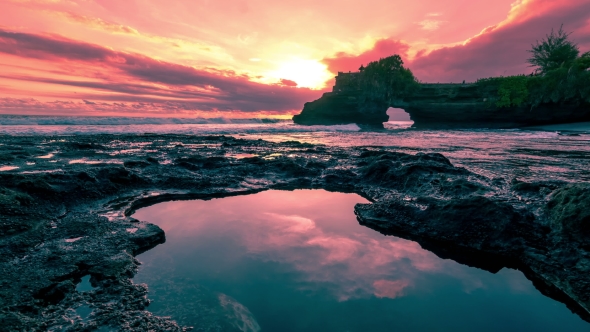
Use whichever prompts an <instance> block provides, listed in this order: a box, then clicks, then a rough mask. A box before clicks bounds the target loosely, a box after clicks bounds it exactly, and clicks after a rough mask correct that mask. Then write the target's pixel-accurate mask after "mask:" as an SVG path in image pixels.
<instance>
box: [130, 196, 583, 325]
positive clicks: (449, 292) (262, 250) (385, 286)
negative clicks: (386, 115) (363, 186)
mask: <svg viewBox="0 0 590 332" xmlns="http://www.w3.org/2000/svg"><path fill="white" fill-rule="evenodd" d="M356 203H367V201H366V200H365V199H363V198H362V197H360V196H358V195H354V194H342V193H331V192H327V191H323V190H296V191H290V192H289V191H266V192H262V193H258V194H254V195H248V196H237V197H229V198H223V199H214V200H210V201H198V200H197V201H177V202H167V203H161V204H157V205H154V206H151V207H148V208H144V209H141V210H139V211H138V212H137V213H136V214H135V215H134V217H135V218H138V219H140V220H145V221H149V222H152V223H155V224H157V225H159V226H160V227H161V228H162V229H164V231H165V232H166V243H165V244H162V245H159V246H157V247H156V248H154V249H152V250H150V251H148V252H146V253H144V254H141V255H140V256H139V257H138V259H139V260H140V261H141V262H142V263H143V265H142V266H141V268H140V271H139V273H138V274H137V276H136V278H135V282H137V283H147V285H148V286H149V289H150V292H149V298H150V299H151V300H152V303H151V305H150V307H149V310H150V311H152V312H154V313H155V314H158V315H164V316H171V317H172V318H173V319H176V320H177V321H178V322H179V323H180V324H183V325H192V326H196V327H197V326H203V325H205V326H222V327H223V326H224V325H223V324H229V325H227V326H233V327H239V329H240V330H242V331H258V330H262V331H395V330H398V331H588V329H589V328H590V325H589V324H588V323H586V322H584V321H582V320H581V319H580V318H579V317H578V316H576V315H574V314H572V313H571V312H570V311H569V310H568V309H567V308H566V307H565V305H563V304H561V303H558V302H555V301H553V300H551V299H549V298H547V297H544V296H543V295H541V294H540V293H539V292H538V291H537V290H536V289H535V288H534V287H533V286H532V284H531V282H530V281H528V280H527V279H526V278H525V277H524V276H523V275H522V274H521V273H520V272H518V271H514V270H506V269H504V270H502V271H500V272H499V273H498V274H495V275H494V274H491V273H489V272H486V271H482V270H479V269H475V268H470V267H466V266H463V265H460V264H458V263H456V262H454V261H452V260H444V259H440V258H438V257H437V256H436V255H434V254H432V253H430V252H428V251H426V250H423V249H422V248H421V247H420V246H419V245H418V244H417V243H415V242H412V241H407V240H403V239H400V238H396V237H391V236H388V237H386V236H383V235H381V234H379V233H378V232H375V231H373V230H371V229H369V228H366V227H363V226H360V225H359V224H358V222H357V221H356V218H355V216H354V214H353V207H354V205H355V204H356ZM220 321H221V322H222V323H220ZM227 326H226V327H227Z"/></svg>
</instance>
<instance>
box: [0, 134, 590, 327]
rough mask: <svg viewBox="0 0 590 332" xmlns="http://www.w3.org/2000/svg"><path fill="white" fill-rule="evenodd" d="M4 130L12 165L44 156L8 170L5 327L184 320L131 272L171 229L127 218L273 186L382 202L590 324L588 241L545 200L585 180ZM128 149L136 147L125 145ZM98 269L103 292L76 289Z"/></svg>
mask: <svg viewBox="0 0 590 332" xmlns="http://www.w3.org/2000/svg"><path fill="white" fill-rule="evenodd" d="M0 141H1V144H2V145H0V149H1V150H2V153H3V154H5V155H11V156H14V158H15V159H14V160H13V162H12V163H13V164H14V165H15V166H16V167H18V166H19V165H20V164H21V163H22V164H24V163H25V162H26V161H27V160H28V159H29V158H37V159H35V160H37V164H35V165H32V166H31V167H32V168H31V169H29V171H28V173H27V174H22V173H21V171H20V170H19V169H13V170H7V171H3V172H0V190H1V191H2V196H1V197H2V201H1V202H0V203H2V204H3V206H4V208H3V209H2V210H1V211H2V214H0V221H1V223H2V230H3V232H2V236H1V237H0V250H1V254H2V255H1V256H0V257H2V260H1V261H0V269H1V270H2V272H3V273H2V276H1V277H0V284H1V285H2V287H1V288H2V290H1V293H0V300H1V301H2V303H1V305H0V308H2V309H1V311H0V315H1V316H2V317H1V320H2V321H3V322H4V323H5V325H4V326H9V327H10V328H9V329H11V328H12V329H16V330H19V329H25V330H29V329H47V328H49V327H58V326H60V327H61V328H63V329H64V330H78V329H82V328H89V327H100V326H107V325H109V324H110V326H113V327H117V328H137V329H146V330H148V329H169V330H177V331H180V330H185V329H186V328H185V327H180V326H178V325H177V324H176V323H175V322H174V321H173V320H172V319H171V318H166V317H155V316H153V315H151V314H150V313H149V312H147V311H146V310H145V308H146V306H147V305H148V304H149V301H148V299H147V294H148V286H146V285H135V284H133V283H132V282H131V278H132V277H133V275H134V274H135V273H136V271H137V266H138V264H139V262H138V261H137V260H136V259H135V258H134V256H135V255H137V254H139V253H141V252H144V251H146V250H149V249H150V248H152V247H154V246H156V245H157V244H159V243H162V242H163V241H165V234H164V233H163V232H162V230H161V229H159V228H158V227H157V226H155V225H151V224H149V223H145V222H141V221H137V220H135V219H133V218H131V217H130V216H131V215H132V214H133V212H134V211H135V210H136V209H138V208H140V207H143V206H149V205H152V204H156V203H158V202H164V201H170V200H181V199H211V198H216V197H227V196H233V195H246V194H251V193H255V192H259V191H263V190H268V189H280V190H293V189H325V190H329V191H338V192H351V193H357V194H360V195H361V196H363V197H365V198H367V199H368V200H369V201H371V202H373V203H372V204H367V205H357V207H356V208H355V213H356V215H357V216H358V219H359V221H360V222H361V224H364V225H367V226H368V227H371V228H373V229H376V230H379V231H381V232H383V233H386V234H391V235H395V236H399V237H402V238H406V239H411V240H414V241H417V242H418V243H420V245H421V246H422V247H424V248H426V249H428V250H430V251H432V252H434V253H435V254H437V255H438V256H440V257H442V258H452V259H454V260H456V261H458V262H460V263H463V264H467V265H470V266H475V267H479V268H482V269H486V270H488V271H492V272H493V271H497V270H499V269H500V268H502V267H509V268H515V269H519V270H521V271H523V272H524V273H525V275H526V276H527V278H529V279H531V280H532V281H533V282H534V284H535V286H536V287H537V288H538V289H539V290H540V291H541V292H542V293H543V294H545V295H547V296H549V297H551V298H553V299H555V300H557V301H560V302H563V303H565V304H566V305H567V306H568V307H569V308H570V309H571V310H572V311H574V312H575V313H577V314H578V315H579V316H580V317H582V318H583V319H585V320H586V321H589V322H590V297H589V295H590V292H589V290H588V283H587V282H586V276H587V274H588V272H590V271H589V270H590V264H587V262H589V261H590V259H589V252H588V248H590V246H589V245H588V243H587V242H586V241H587V240H586V239H584V238H579V237H578V236H577V235H576V233H575V232H572V230H571V229H570V228H568V227H569V226H567V225H565V224H563V222H562V220H561V219H559V218H560V216H559V215H557V216H556V215H555V214H554V213H553V212H552V211H554V210H551V208H549V207H548V206H547V204H548V203H547V202H548V201H549V202H555V204H557V205H556V206H561V205H559V204H563V202H557V201H556V197H561V196H559V195H566V196H568V195H569V196H571V197H574V198H575V197H577V196H576V195H578V193H579V192H580V190H581V191H582V192H584V190H587V189H584V188H590V185H589V184H588V183H582V184H576V185H572V184H568V183H566V182H559V181H538V182H535V183H528V182H520V181H514V180H513V179H509V178H486V177H484V176H481V175H478V174H475V173H472V172H470V171H468V170H466V169H464V168H461V167H456V166H454V165H452V164H451V162H450V161H449V160H448V159H447V158H445V157H444V156H443V155H440V154H438V153H416V154H406V153H400V152H392V151H389V150H388V149H386V148H376V147H350V148H341V147H330V146H325V145H313V144H308V143H299V142H295V141H288V142H284V143H271V142H266V141H262V140H243V139H236V138H232V137H224V136H201V137H198V136H189V135H154V134H151V135H150V134H146V135H91V136H83V135H79V136H56V137H44V136H28V137H13V136H1V137H0ZM125 149H137V152H136V153H134V154H133V155H132V156H123V155H121V154H120V153H117V152H118V151H121V150H125ZM52 151H53V152H54V154H55V155H56V156H57V157H59V158H65V159H66V160H69V161H70V162H68V163H66V164H65V165H64V166H63V168H62V169H60V170H56V171H52V172H47V171H45V170H44V169H43V167H44V165H46V163H49V162H51V160H48V159H43V157H46V156H47V153H48V152H52ZM244 154H255V155H256V156H253V157H252V156H251V157H247V158H241V157H240V156H241V155H244ZM98 156H99V157H98ZM97 158H98V159H97ZM569 196H568V197H569ZM481 211H489V213H481ZM473 216H476V217H473ZM466 218H467V219H466ZM472 218H476V219H477V222H473V220H472ZM131 230H132V231H131ZM565 252H567V255H564V254H563V253H565ZM88 275H90V276H91V278H90V282H91V284H92V286H93V287H94V289H93V290H91V291H88V292H78V291H76V285H77V284H78V283H79V282H80V280H81V278H82V277H84V276H88ZM81 306H86V307H88V308H90V309H91V310H92V314H91V315H90V316H89V317H86V318H85V319H82V318H81V317H79V315H77V314H76V312H75V311H72V308H79V307H81ZM41 317H42V318H41ZM64 317H65V318H64ZM66 318H67V319H66Z"/></svg>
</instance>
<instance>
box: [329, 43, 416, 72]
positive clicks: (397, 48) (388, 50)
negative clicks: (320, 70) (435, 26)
mask: <svg viewBox="0 0 590 332" xmlns="http://www.w3.org/2000/svg"><path fill="white" fill-rule="evenodd" d="M409 50H410V46H409V45H408V44H405V43H403V42H401V41H399V40H394V39H381V40H378V41H377V42H375V45H374V46H373V48H372V49H370V50H368V51H366V52H363V53H361V54H359V55H351V54H347V53H344V52H340V53H337V54H336V55H335V56H334V57H330V58H325V59H323V60H322V62H323V63H325V64H326V65H327V66H328V70H330V71H331V72H333V73H337V72H348V71H357V70H358V69H359V67H360V66H361V64H363V65H365V66H366V65H367V64H368V63H369V62H371V61H375V60H379V59H380V58H384V57H388V56H390V55H392V54H399V55H400V56H402V58H406V57H407V55H408V51H409Z"/></svg>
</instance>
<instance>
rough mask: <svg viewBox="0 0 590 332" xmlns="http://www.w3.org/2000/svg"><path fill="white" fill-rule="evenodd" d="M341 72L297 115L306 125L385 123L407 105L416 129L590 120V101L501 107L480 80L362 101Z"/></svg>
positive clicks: (406, 107)
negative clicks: (384, 99) (397, 97)
mask: <svg viewBox="0 0 590 332" xmlns="http://www.w3.org/2000/svg"><path fill="white" fill-rule="evenodd" d="M355 74H358V73H339V74H338V76H337V77H336V85H335V86H334V89H333V91H332V92H328V93H325V94H324V95H323V96H322V97H321V98H319V99H318V100H315V101H312V102H308V103H305V105H304V107H303V111H302V112H301V113H300V114H298V115H295V116H294V117H293V121H294V122H295V123H297V124H302V125H335V124H349V123H356V124H358V125H360V126H372V127H378V128H379V127H383V122H385V121H387V119H388V117H387V114H386V111H387V109H388V108H389V107H394V108H402V109H404V110H405V111H406V112H407V113H409V115H410V118H411V119H412V120H413V121H414V125H413V127H415V128H424V129H446V128H519V127H526V126H538V125H549V124H562V123H574V122H585V121H590V104H588V103H587V102H584V101H580V100H577V99H574V100H570V101H568V102H563V103H542V104H540V105H538V106H535V107H531V106H530V105H528V104H523V106H510V107H498V106H496V104H495V103H494V102H493V101H492V99H493V98H494V97H495V96H494V93H493V91H490V89H489V88H486V87H485V86H480V85H479V84H477V83H471V84H420V86H419V88H418V89H417V91H415V92H414V93H413V94H412V96H410V97H406V98H404V99H402V100H394V101H393V102H390V103H386V102H373V103H372V104H370V105H367V104H366V103H360V102H359V100H361V95H362V93H363V91H362V90H361V89H360V88H358V84H355V81H354V80H350V79H348V78H347V76H350V75H355Z"/></svg>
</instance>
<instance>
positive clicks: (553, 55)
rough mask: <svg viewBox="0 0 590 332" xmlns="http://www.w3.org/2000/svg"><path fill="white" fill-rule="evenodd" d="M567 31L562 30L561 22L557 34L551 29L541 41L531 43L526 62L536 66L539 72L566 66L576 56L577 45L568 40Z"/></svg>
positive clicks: (577, 52) (578, 51)
mask: <svg viewBox="0 0 590 332" xmlns="http://www.w3.org/2000/svg"><path fill="white" fill-rule="evenodd" d="M569 35H570V34H569V33H566V32H564V31H563V24H562V25H561V27H560V28H559V31H558V32H557V34H556V33H555V31H553V29H551V33H550V34H548V35H546V36H545V38H544V39H542V40H541V41H538V40H537V43H536V44H534V45H532V47H533V48H532V49H531V50H529V52H530V53H531V54H532V56H531V58H529V59H528V62H529V63H530V64H531V65H533V67H538V69H539V71H540V72H541V73H547V72H549V71H551V70H555V69H558V68H560V67H568V66H569V65H571V63H572V62H573V61H574V60H575V59H576V58H577V57H578V54H580V50H578V46H577V45H576V44H574V43H573V42H571V41H570V40H568V37H569Z"/></svg>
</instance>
